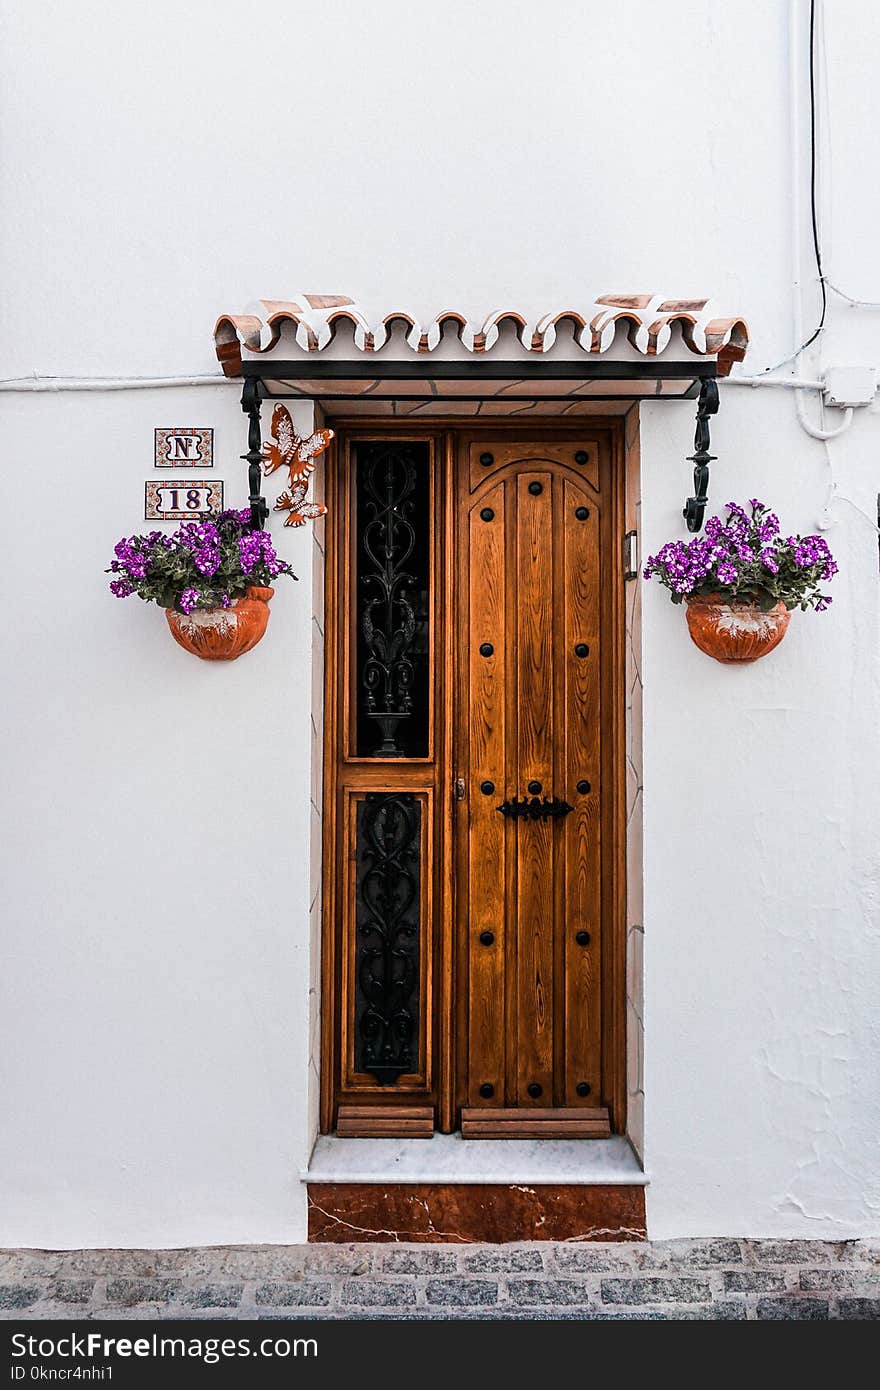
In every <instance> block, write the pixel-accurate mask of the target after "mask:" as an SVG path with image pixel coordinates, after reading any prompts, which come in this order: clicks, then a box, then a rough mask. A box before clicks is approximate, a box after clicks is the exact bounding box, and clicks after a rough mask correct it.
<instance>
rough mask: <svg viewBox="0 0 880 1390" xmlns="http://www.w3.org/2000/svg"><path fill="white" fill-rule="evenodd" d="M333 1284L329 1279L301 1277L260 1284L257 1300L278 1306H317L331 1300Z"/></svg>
mask: <svg viewBox="0 0 880 1390" xmlns="http://www.w3.org/2000/svg"><path fill="white" fill-rule="evenodd" d="M331 1288H332V1285H331V1284H330V1283H329V1281H322V1280H318V1279H300V1280H298V1281H295V1282H294V1283H289V1284H288V1283H278V1282H273V1283H269V1284H260V1285H258V1287H257V1293H256V1302H257V1305H258V1306H260V1305H262V1304H271V1305H272V1306H274V1307H276V1308H280V1307H284V1308H309V1307H312V1308H316V1307H318V1308H319V1307H324V1306H326V1305H327V1304H328V1303H329V1302H330V1291H331Z"/></svg>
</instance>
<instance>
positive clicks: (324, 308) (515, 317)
mask: <svg viewBox="0 0 880 1390" xmlns="http://www.w3.org/2000/svg"><path fill="white" fill-rule="evenodd" d="M707 305H708V301H707V300H705V299H667V298H665V297H664V296H663V295H659V294H654V295H651V294H629V295H627V294H606V295H600V296H599V298H598V299H595V300H593V302H592V304H590V305H589V306H588V307H587V308H586V310H585V311H584V312H581V311H580V310H577V309H557V310H554V311H552V312H550V313H547V314H544V315H543V316H542V317H541V318H540V319H538V321H537V322H536V323H535V324H534V325H532V324H530V323H529V321H528V320H527V319H526V318H525V317H524V316H523V315H522V314H520V313H518V312H517V311H516V310H513V309H499V310H496V311H495V312H494V313H491V314H489V315H488V316H487V317H486V319H485V320H484V321H483V323H482V324H481V325H478V324H474V323H473V322H472V321H471V320H470V319H468V318H467V317H466V316H465V315H464V314H463V313H461V312H459V311H458V310H446V311H444V312H443V313H441V314H438V315H437V316H436V317H435V318H434V319H432V320H431V321H430V322H429V323H428V324H427V325H424V326H423V325H422V324H421V323H420V322H419V320H418V319H417V318H416V317H415V316H414V315H413V314H409V313H406V312H404V311H402V310H395V311H394V312H393V313H390V314H387V315H386V316H385V318H384V319H382V320H380V321H379V322H377V323H375V324H371V323H370V321H369V319H368V318H367V315H366V314H365V312H364V310H363V309H362V307H361V306H360V305H359V304H358V303H357V302H356V301H355V300H354V299H351V298H350V297H349V296H348V295H320V294H296V295H294V296H293V297H292V298H290V299H284V300H282V299H264V300H260V301H259V302H258V303H257V305H256V306H255V307H254V308H253V309H249V310H247V311H245V313H243V314H224V315H221V317H220V318H219V319H218V320H217V323H216V325H215V328H214V342H215V345H216V350H217V357H218V360H219V361H220V363H221V364H222V367H223V371H224V372H225V373H226V375H227V376H238V375H239V374H240V372H241V354H242V349H246V350H247V351H248V352H253V353H266V352H270V351H271V350H272V348H274V347H275V346H276V344H277V343H278V340H279V337H280V335H281V329H282V327H283V326H284V324H285V323H292V324H294V325H295V329H296V343H297V346H298V347H299V348H300V349H301V350H302V351H303V352H308V353H314V352H321V351H322V350H323V349H324V348H325V347H327V346H328V344H330V343H331V342H332V341H333V338H334V336H335V333H336V328H337V325H338V324H340V323H342V322H345V323H348V324H351V325H352V328H353V332H354V345H355V348H356V349H357V350H358V351H359V352H378V351H379V350H380V348H382V347H384V345H385V344H386V342H387V341H388V337H389V332H390V330H391V329H392V328H393V326H394V325H395V324H397V323H402V324H403V325H404V326H405V328H406V342H407V344H408V346H409V347H410V349H411V350H412V351H413V352H418V353H422V354H427V353H431V352H433V351H434V350H435V349H436V348H437V347H438V346H439V344H440V343H441V341H442V339H443V335H444V331H445V329H446V326H447V325H448V324H452V325H453V326H454V331H455V334H456V337H457V338H458V340H459V342H460V343H461V345H462V347H463V348H464V350H465V351H466V352H477V353H484V352H491V350H492V348H493V347H495V345H496V344H497V343H498V342H499V339H500V337H501V328H502V326H503V325H504V324H505V323H507V322H510V323H513V324H514V325H515V327H516V332H517V337H518V338H519V341H520V343H521V344H522V346H523V347H524V348H526V349H527V350H528V351H530V352H538V353H549V352H551V351H552V349H553V347H554V345H555V343H556V340H557V337H558V330H559V326H560V325H561V324H563V323H570V324H571V327H572V336H573V339H574V341H575V343H576V344H577V346H578V347H580V348H581V349H582V350H583V351H584V352H589V353H604V352H608V351H609V349H610V348H611V347H612V345H613V343H614V340H615V336H616V334H617V327H618V324H620V323H625V325H626V332H627V336H628V338H629V341H630V343H631V344H632V346H633V347H634V348H635V349H636V351H638V352H640V353H642V354H643V355H645V356H651V357H653V356H658V355H659V354H661V353H662V352H663V351H664V350H665V349H666V347H667V346H668V345H669V342H670V340H671V338H672V330H673V327H675V326H678V327H679V329H680V331H681V334H682V338H683V340H684V342H685V343H686V345H687V347H688V348H689V349H690V351H691V352H694V353H698V354H700V355H701V356H714V357H717V359H718V369H719V372H720V373H721V374H722V375H724V374H726V373H727V372H728V371H729V370H730V367H731V364H732V363H733V362H735V361H739V360H740V359H741V358H742V357H743V356H744V354H745V350H746V347H747V345H748V341H749V333H748V327H747V325H746V323H745V321H744V320H743V319H741V318H718V317H714V318H713V317H710V313H709V310H708V308H707Z"/></svg>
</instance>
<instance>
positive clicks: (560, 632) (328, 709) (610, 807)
mask: <svg viewBox="0 0 880 1390" xmlns="http://www.w3.org/2000/svg"><path fill="white" fill-rule="evenodd" d="M337 423H338V422H337ZM386 440H392V441H395V446H394V448H391V449H390V450H389V452H390V453H392V454H394V455H395V457H397V456H398V455H401V454H406V456H407V457H408V458H410V459H411V461H412V462H413V466H414V467H417V468H418V469H421V470H423V474H422V476H426V477H427V483H426V486H427V489H428V491H427V493H424V496H425V497H427V501H426V502H424V503H419V506H418V507H417V508H416V510H415V512H414V513H412V516H411V517H410V519H411V520H413V521H414V522H415V524H416V529H417V531H418V530H419V528H421V531H420V534H422V535H423V536H424V539H423V541H421V542H420V544H422V545H423V547H426V548H427V549H426V552H425V553H428V554H429V573H428V574H427V577H426V576H425V575H423V574H421V572H420V574H421V577H420V578H419V582H418V584H415V583H414V582H412V581H411V587H414V588H415V589H417V590H418V591H419V593H422V591H424V593H423V594H422V596H423V598H424V599H425V602H423V603H422V608H424V610H425V611H424V613H422V612H421V610H419V613H418V614H417V622H416V634H417V635H416V637H415V638H414V639H413V640H414V641H419V642H421V644H422V645H421V648H420V650H421V651H422V652H424V651H425V649H426V648H427V652H428V679H427V684H426V685H425V690H424V691H423V692H422V693H421V694H420V695H419V699H418V701H417V704H418V707H419V709H420V710H423V711H424V714H425V717H426V719H427V738H426V740H425V741H424V749H419V750H416V749H414V748H413V749H411V750H409V751H408V752H407V750H406V749H405V750H404V751H405V756H403V757H400V756H394V757H392V756H391V755H390V753H387V752H386V753H383V752H382V750H381V749H380V748H379V746H378V743H377V739H376V736H375V733H374V731H373V729H372V724H370V726H369V729H368V733H369V734H370V735H371V737H370V738H369V739H368V740H367V743H366V745H365V747H364V748H362V747H361V744H362V743H363V739H362V737H361V735H362V733H363V731H362V730H361V731H360V732H358V727H356V726H357V720H358V718H361V719H362V716H363V709H362V708H361V707H360V705H359V701H361V702H362V701H363V698H364V695H363V685H364V671H363V669H362V667H363V661H364V652H363V650H362V648H363V645H364V641H365V640H367V635H366V634H365V633H364V631H363V623H364V618H363V613H362V612H361V607H362V604H361V605H360V607H359V606H358V605H359V604H360V600H359V597H358V596H359V595H360V593H361V587H362V586H361V584H360V582H359V581H358V579H357V576H358V573H359V571H358V564H361V567H362V568H363V555H362V553H361V549H359V547H362V537H361V539H359V535H360V533H361V532H362V531H363V524H364V523H363V517H362V516H361V513H362V512H363V513H364V515H367V513H366V512H365V510H364V507H363V506H361V503H360V502H359V501H358V494H357V492H356V489H357V487H358V486H359V485H360V483H359V481H358V480H359V474H358V468H359V467H360V461H361V459H362V456H363V458H364V459H367V458H368V457H369V458H371V457H372V454H371V453H369V451H368V452H367V453H363V450H364V448H365V446H370V448H372V446H374V445H376V444H378V445H381V446H382V447H384V442H385V441H386ZM413 446H417V447H413ZM615 450H617V451H618V454H617V464H619V463H620V462H621V461H622V457H623V452H622V451H623V431H622V430H618V429H617V428H616V427H612V426H611V425H610V424H609V423H608V422H605V423H604V424H602V423H599V424H595V423H594V422H592V421H590V422H584V423H583V424H581V423H580V422H579V423H578V424H577V425H561V424H560V425H558V426H555V425H554V426H546V427H545V426H544V425H541V426H537V425H535V424H534V423H531V424H529V423H524V424H523V425H522V426H517V425H514V424H513V423H512V422H511V421H509V420H507V421H498V422H496V423H495V424H494V425H490V424H489V423H488V422H487V423H486V424H480V425H476V424H473V425H472V424H469V423H468V424H464V423H462V424H461V425H460V426H459V427H457V428H453V429H450V428H448V427H447V426H446V425H445V424H443V425H439V424H438V425H426V426H424V427H422V426H416V427H415V428H414V427H413V422H412V421H410V422H408V423H406V424H403V423H401V424H400V425H397V424H395V423H394V422H391V421H387V422H385V421H383V422H382V423H381V425H378V424H372V425H369V424H360V423H359V424H357V425H355V424H354V423H352V425H351V427H350V428H348V429H346V428H345V427H344V426H343V427H342V428H340V429H339V431H338V434H337V440H336V441H335V442H334V446H333V448H332V450H331V451H329V452H328V456H327V464H326V468H327V498H328V503H329V505H330V515H329V518H328V533H327V534H328V551H327V578H326V596H327V597H326V619H327V660H326V690H325V766H324V782H325V792H324V830H325V836H326V849H325V855H324V895H323V900H324V937H323V945H322V959H323V967H322V969H323V976H324V981H323V987H322V989H323V994H322V1069H321V1071H322V1077H321V1084H322V1095H321V1128H322V1130H324V1131H325V1132H326V1131H328V1130H332V1129H333V1128H334V1127H335V1126H336V1124H337V1117H338V1124H339V1131H338V1132H339V1133H340V1134H344V1135H351V1136H357V1135H369V1136H376V1135H389V1136H394V1135H396V1134H400V1135H420V1136H427V1135H429V1134H430V1133H431V1132H432V1127H433V1125H434V1124H439V1125H441V1127H443V1128H444V1129H446V1130H449V1129H455V1128H457V1127H458V1125H459V1122H460V1123H461V1129H462V1133H463V1134H465V1133H466V1134H467V1135H468V1136H473V1137H484V1138H489V1137H493V1138H505V1137H512V1136H513V1135H515V1134H523V1135H526V1134H527V1135H534V1136H535V1137H553V1136H554V1135H563V1134H565V1135H569V1136H572V1137H575V1136H577V1137H588V1136H590V1137H598V1136H601V1135H602V1134H605V1133H608V1102H609V1101H610V1100H613V1102H614V1106H615V1109H614V1112H613V1119H614V1126H615V1129H616V1130H620V1129H621V1128H622V1125H623V1122H624V1099H625V1087H624V1086H623V1085H622V1083H621V1079H620V1078H621V1076H622V1055H623V1050H624V1045H623V1031H622V1022H621V1020H622V1017H623V1012H622V1001H623V968H622V964H621V961H622V950H623V946H622V943H623V942H624V941H625V934H624V932H623V921H624V919H623V912H622V904H623V896H622V891H621V885H622V882H623V879H622V864H623V856H622V850H621V845H622V841H621V838H620V832H621V831H622V815H623V789H622V762H621V760H622V744H623V738H622V717H623V716H622V701H620V699H619V693H620V688H621V686H622V668H623V656H622V649H621V642H622V635H621V634H622V607H623V605H622V586H620V587H619V586H618V576H617V574H616V572H615V556H616V538H617V530H618V529H619V527H620V524H621V516H620V498H619V496H618V486H617V483H616V482H615V481H614V480H615V478H616V476H617V473H616V472H614V471H613V470H612V462H613V459H614V457H615V454H614V451H615ZM425 470H426V472H425ZM380 481H381V479H380ZM367 500H369V499H367ZM392 501H393V499H392ZM368 519H369V518H368ZM616 528H617V529H616ZM399 548H400V549H401V555H400V556H398V557H397V558H396V560H395V563H397V564H399V565H404V557H403V553H402V551H403V548H404V547H403V546H402V545H401V546H400V547H399ZM377 553H378V552H377ZM359 557H360V558H359ZM423 568H424V565H423ZM397 625H398V626H401V624H399V623H398V624H397ZM618 629H619V630H618ZM581 643H583V644H584V645H585V647H586V648H587V651H586V652H585V654H583V655H578V654H577V651H576V648H577V647H578V645H579V644H581ZM359 644H360V646H359ZM486 644H488V646H487V645H486ZM481 647H483V651H482V652H481V650H480V648H481ZM489 647H491V651H490V650H489V649H488V648H489ZM423 684H424V682H423ZM403 713H405V712H404V711H401V712H400V715H398V712H397V707H396V706H395V707H394V710H393V711H392V715H391V716H388V717H392V718H394V719H395V720H396V721H397V728H396V732H395V737H400V736H401V735H403V736H407V735H408V732H409V731H410V730H411V728H415V716H413V718H412V719H409V717H407V719H404V718H403ZM371 717H372V716H371ZM377 727H378V724H377ZM383 733H384V730H383ZM359 739H360V742H359ZM404 743H405V737H404ZM530 784H531V788H532V789H533V788H535V786H536V784H540V788H541V790H540V793H537V794H538V795H539V797H545V796H546V797H547V798H553V797H557V798H560V799H564V800H565V801H566V802H568V803H569V805H570V806H571V807H572V808H573V809H572V811H571V813H570V814H568V815H567V816H565V817H564V818H556V819H530V818H529V819H515V818H512V817H509V816H505V815H502V814H500V813H499V809H498V808H499V807H500V806H501V804H502V803H503V802H505V801H513V799H514V798H524V797H530V796H532V795H534V794H536V793H535V792H534V791H533V790H532V789H530ZM578 784H581V787H580V788H579V785H578ZM587 784H588V785H587ZM383 807H388V808H390V809H388V810H387V811H385V810H383V809H382V808H383ZM395 807H396V808H397V809H394V808H395ZM370 808H374V809H375V810H376V815H377V816H379V817H380V818H381V817H382V816H386V817H387V816H389V815H390V816H392V817H397V820H396V821H395V822H394V825H391V824H390V823H389V825H388V826H386V827H385V830H383V831H382V834H381V836H379V839H381V840H382V844H381V845H380V844H378V842H377V841H376V840H375V836H374V844H373V851H372V853H373V857H372V859H370V858H369V856H368V857H367V859H366V860H365V858H364V850H363V845H364V842H365V837H368V836H369V834H370V833H372V832H371V829H370V825H369V823H368V822H369V821H370V818H371V815H372V811H371V810H370ZM376 808H378V809H376ZM408 821H409V822H411V828H412V834H411V835H410V836H409V838H407V834H406V833H405V830H406V824H405V823H406V822H408ZM618 822H619V823H618ZM395 827H396V829H395ZM373 829H374V830H375V825H374V826H373ZM386 830H387V831H388V834H387V835H386V833H385V831H386ZM392 831H393V833H391V832H392ZM386 841H387V845H386V844H385V842H386ZM383 846H384V847H383ZM391 867H393V868H394V873H391V875H390V878H389V883H388V885H387V886H385V887H383V888H382V891H381V893H379V895H378V896H377V897H376V898H375V900H374V906H375V908H376V910H375V911H373V909H372V908H371V905H370V903H371V901H372V900H370V899H369V892H370V889H369V885H368V882H367V877H366V876H367V873H368V871H371V870H372V869H373V868H376V869H377V870H378V871H380V872H381V873H385V872H386V871H389V872H390V868H391ZM398 871H399V873H401V874H404V876H405V875H409V877H410V879H411V880H412V882H413V884H414V885H415V889H414V894H415V896H414V899H413V905H412V906H406V904H405V903H404V900H403V898H400V899H398V897H397V896H396V895H397V893H398V888H399V885H398V887H395V886H394V884H395V882H396V879H395V874H397V873H398ZM392 880H393V881H392ZM416 900H417V901H416ZM383 933H384V935H383ZM579 933H588V934H589V939H588V940H585V938H583V936H581V939H580V940H579V939H578V935H579ZM392 937H393V939H392ZM387 941H391V942H392V946H393V950H392V951H391V952H390V954H388V953H385V945H386V942H387ZM380 948H381V950H380ZM371 950H373V951H374V952H375V951H379V954H376V955H374V956H373V958H372V959H373V962H374V964H370V959H369V952H370V951H371ZM395 951H396V952H397V954H396V955H395V954H394V952H395ZM407 954H408V955H409V956H410V958H411V969H409V974H408V978H409V979H410V980H411V981H412V982H415V981H416V979H417V981H418V984H417V988H416V987H415V985H414V984H413V987H412V988H411V989H410V990H409V994H408V995H407V994H406V992H405V991H404V990H403V987H402V983H401V988H399V989H398V985H397V981H396V976H395V972H397V971H398V970H400V971H404V970H406V969H407V968H408V967H406V965H405V962H404V956H405V955H407ZM392 956H393V959H392ZM365 962H366V964H365ZM400 978H401V982H402V981H403V975H401V977H400ZM383 980H391V982H392V988H390V989H389V990H387V991H386V990H384V987H383ZM371 1000H372V1001H373V1005H374V1013H373V1015H371V1016H370V1017H369V1018H368V1017H367V1011H368V1004H369V1002H370V1001H371ZM367 1023H368V1024H369V1036H368V1029H367V1027H366V1025H367ZM375 1039H378V1042H377V1043H375V1046H374V1045H373V1040H375ZM388 1039H390V1040H391V1041H390V1043H387V1042H386V1040H388ZM377 1049H378V1051H377ZM407 1049H408V1050H407ZM380 1054H381V1055H380ZM530 1087H531V1088H533V1089H534V1088H536V1087H540V1092H539V1093H537V1094H530V1090H529V1088H530Z"/></svg>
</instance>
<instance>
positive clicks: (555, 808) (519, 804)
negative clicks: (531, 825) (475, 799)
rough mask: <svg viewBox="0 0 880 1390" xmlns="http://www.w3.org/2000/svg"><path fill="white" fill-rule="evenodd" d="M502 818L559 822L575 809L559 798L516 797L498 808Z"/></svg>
mask: <svg viewBox="0 0 880 1390" xmlns="http://www.w3.org/2000/svg"><path fill="white" fill-rule="evenodd" d="M496 810H498V811H500V812H501V814H502V816H510V817H511V819H512V820H559V819H561V818H562V817H563V816H567V815H568V813H569V811H573V810H574V807H573V806H569V804H568V802H567V801H560V800H559V797H558V796H554V797H553V799H552V801H551V799H550V797H548V796H545V797H544V798H543V799H542V798H541V797H540V796H532V797H528V796H524V797H522V798H521V799H518V798H517V797H514V798H513V800H512V801H502V803H501V805H500V806H497V807H496Z"/></svg>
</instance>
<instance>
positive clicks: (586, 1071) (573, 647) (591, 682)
mask: <svg viewBox="0 0 880 1390" xmlns="http://www.w3.org/2000/svg"><path fill="white" fill-rule="evenodd" d="M562 486H563V519H562V537H561V539H562V548H563V554H564V563H563V619H562V624H561V628H562V631H561V634H560V636H561V639H562V641H561V646H562V650H561V651H560V652H559V661H560V663H561V665H562V668H563V671H564V679H565V696H564V698H565V717H564V737H563V748H564V765H565V768H566V785H565V790H564V792H561V793H560V795H564V796H565V798H566V800H568V801H569V802H570V804H571V805H572V806H573V807H574V811H573V812H572V813H571V814H570V815H569V816H566V818H565V820H564V821H563V822H562V825H561V827H560V830H561V834H562V837H563V846H564V875H565V904H566V906H565V920H564V921H563V922H562V923H560V928H561V931H562V933H563V937H564V939H563V959H564V980H565V984H564V989H565V1005H564V1029H565V1048H564V1057H565V1073H564V1096H563V1104H564V1105H567V1106H576V1105H586V1106H589V1105H595V1104H596V1102H597V1099H598V1098H599V1096H600V1093H601V950H602V942H601V926H602V913H601V865H602V857H601V856H602V844H601V818H600V807H601V799H602V777H601V766H600V745H601V737H602V733H601V730H602V711H601V708H600V679H599V677H600V671H601V659H602V652H601V647H600V640H601V639H600V624H599V529H600V515H599V511H598V509H597V508H596V505H595V499H594V497H592V496H591V495H590V493H589V490H588V489H586V488H584V487H583V486H581V485H580V484H579V483H578V482H575V481H574V480H572V479H569V478H565V479H564V480H563V483H562ZM579 510H580V511H581V514H582V515H581V516H580V517H579V516H578V511H579ZM584 511H586V512H587V516H586V518H584V517H583V512H584ZM581 644H585V645H586V646H587V647H588V649H589V651H588V654H587V655H586V656H578V655H577V651H578V648H579V647H580V646H581ZM582 781H586V782H589V783H590V790H589V792H579V791H578V790H577V784H578V782H582ZM582 932H588V933H589V937H590V940H589V944H587V945H583V944H581V943H580V942H579V941H578V934H579V933H582ZM583 1084H587V1085H588V1086H589V1087H590V1091H589V1093H588V1094H587V1095H578V1092H577V1087H578V1086H579V1085H583Z"/></svg>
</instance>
